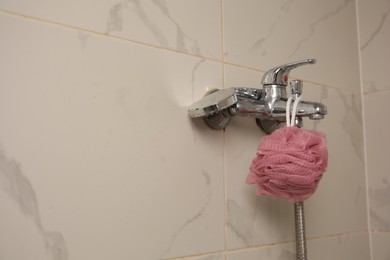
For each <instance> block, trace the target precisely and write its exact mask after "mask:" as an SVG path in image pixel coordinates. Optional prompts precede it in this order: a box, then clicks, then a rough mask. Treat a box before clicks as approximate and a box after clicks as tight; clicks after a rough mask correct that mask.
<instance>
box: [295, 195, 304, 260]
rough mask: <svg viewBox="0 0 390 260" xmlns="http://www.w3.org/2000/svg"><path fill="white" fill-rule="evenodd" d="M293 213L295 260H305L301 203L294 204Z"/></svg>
mask: <svg viewBox="0 0 390 260" xmlns="http://www.w3.org/2000/svg"><path fill="white" fill-rule="evenodd" d="M294 212H295V247H296V254H297V258H296V259H297V260H307V247H306V234H305V215H304V207H303V202H296V203H294Z"/></svg>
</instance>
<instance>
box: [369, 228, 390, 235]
mask: <svg viewBox="0 0 390 260" xmlns="http://www.w3.org/2000/svg"><path fill="white" fill-rule="evenodd" d="M371 233H376V234H378V233H379V234H390V230H381V229H374V230H371Z"/></svg>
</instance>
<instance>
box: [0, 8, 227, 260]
mask: <svg viewBox="0 0 390 260" xmlns="http://www.w3.org/2000/svg"><path fill="white" fill-rule="evenodd" d="M0 19H1V22H0V24H2V25H5V24H6V25H7V26H1V30H0V33H1V35H6V36H7V37H4V38H3V41H1V44H0V51H1V54H0V56H1V57H2V61H3V62H2V63H1V65H0V70H1V71H2V74H3V75H6V76H5V77H2V78H1V80H0V85H1V93H2V95H1V102H0V103H1V107H2V109H1V111H2V112H0V113H1V116H0V118H1V119H0V120H1V124H2V125H3V127H2V128H1V130H0V135H1V137H2V138H1V147H2V149H1V162H0V164H1V170H2V171H1V181H2V182H1V186H0V187H1V190H2V196H6V197H5V198H7V199H8V200H9V201H13V202H14V203H15V207H17V208H20V209H21V211H20V212H18V211H16V210H11V211H9V210H7V207H6V206H4V205H9V203H10V202H7V204H2V206H1V207H2V208H1V212H3V213H4V214H5V215H7V216H6V217H7V218H11V219H12V218H15V219H20V218H21V216H20V215H22V216H23V215H24V216H25V217H26V218H27V219H28V220H29V221H30V222H32V223H30V226H31V225H32V227H31V228H33V229H36V232H38V235H37V234H36V233H35V234H32V235H31V236H30V237H27V236H26V237H25V238H23V239H25V241H23V242H24V243H27V242H28V241H29V240H32V239H33V235H34V236H35V237H37V236H38V238H39V239H40V241H42V242H41V244H42V243H43V244H44V245H45V244H50V246H49V249H50V250H51V251H52V252H53V256H52V257H53V258H52V259H66V257H65V256H64V255H65V254H66V252H65V251H67V252H68V253H67V254H68V257H69V259H108V258H113V259H129V258H133V259H160V258H166V257H174V256H182V255H191V254H197V253H204V252H211V251H220V250H223V249H224V223H223V219H224V206H223V205H224V203H223V202H224V197H223V194H224V191H223V187H224V184H223V183H224V181H223V139H222V132H209V130H208V129H207V128H206V126H205V125H203V124H201V123H199V122H198V123H195V124H193V122H191V121H190V119H189V118H188V115H187V111H186V107H187V106H188V105H190V104H191V103H192V102H193V101H194V100H196V99H198V98H199V97H201V95H202V93H203V92H204V91H205V89H204V87H205V86H220V85H221V65H220V64H218V63H215V62H210V61H205V60H202V59H200V58H193V57H189V56H187V55H180V54H176V53H173V52H167V51H161V50H156V49H151V48H145V47H142V46H138V45H133V44H128V43H126V42H123V41H118V40H106V39H105V38H104V37H101V36H96V35H92V34H88V33H82V32H78V31H74V30H68V29H64V28H57V27H56V26H53V25H46V24H42V23H40V22H31V21H28V20H25V19H21V18H19V17H13V16H10V15H7V14H1V16H0ZM26 43H27V44H26ZM5 198H3V199H2V200H3V201H4V200H5ZM23 223H24V222H22V224H23ZM1 225H2V227H6V226H8V225H9V223H8V222H1ZM18 226H19V221H18V222H17V223H15V226H13V229H12V230H10V231H12V232H11V233H14V232H18ZM52 232H56V233H52ZM54 235H55V237H54V238H53V237H52V236H54ZM6 238H7V236H2V239H6ZM59 238H61V239H59ZM52 239H59V240H60V242H61V243H60V242H59V241H57V242H55V243H54V242H53V243H54V244H51V243H52V241H51V240H52ZM34 240H36V239H34ZM8 243H11V244H12V246H11V247H8V246H6V245H5V244H2V246H1V250H0V252H1V254H2V257H3V258H4V259H14V258H13V254H14V250H13V248H15V247H16V248H18V246H21V245H20V243H21V241H20V240H19V239H15V240H12V241H9V242H8ZM36 248H37V249H40V248H41V247H38V246H37V247H36ZM59 250H64V252H60V253H58V252H57V251H59ZM18 253H20V254H22V252H18ZM24 253H25V254H24V255H22V256H21V257H25V258H27V257H29V258H30V259H40V256H39V255H38V253H40V251H38V250H37V251H33V252H30V251H29V250H26V251H25V252H24ZM57 253H58V254H61V255H63V256H62V258H61V257H59V256H58V257H59V258H55V257H57V256H55V255H56V254H57ZM48 257H50V256H48ZM48 259H50V258H48Z"/></svg>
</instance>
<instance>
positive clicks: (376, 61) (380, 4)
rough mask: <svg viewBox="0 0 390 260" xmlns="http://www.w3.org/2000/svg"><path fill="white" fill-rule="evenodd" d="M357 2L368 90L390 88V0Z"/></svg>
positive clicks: (364, 73) (364, 81)
mask: <svg viewBox="0 0 390 260" xmlns="http://www.w3.org/2000/svg"><path fill="white" fill-rule="evenodd" d="M357 2H358V9H357V10H358V19H359V38H360V53H361V63H362V65H361V66H362V77H363V86H364V91H365V93H370V92H374V91H378V90H384V89H388V90H390V83H389V80H388V78H387V75H388V74H389V73H390V68H389V66H388V61H389V60H390V52H389V45H390V2H389V1H386V0H377V1H362V0H360V1H357Z"/></svg>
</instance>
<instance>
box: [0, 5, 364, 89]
mask: <svg viewBox="0 0 390 260" xmlns="http://www.w3.org/2000/svg"><path fill="white" fill-rule="evenodd" d="M221 7H223V0H221ZM222 12H223V10H221V22H223V13H222ZM0 13H3V14H7V15H11V16H14V17H18V18H21V19H25V20H30V21H34V22H38V23H45V24H50V25H54V26H59V27H61V28H64V29H68V30H76V31H79V32H84V33H88V34H91V35H95V36H100V37H105V38H108V39H112V40H119V41H124V42H128V43H131V44H135V45H139V46H143V47H148V48H153V49H157V50H162V51H168V52H172V53H177V54H181V55H186V56H189V57H193V58H198V59H204V60H207V61H210V62H216V63H222V64H223V65H229V66H232V67H235V68H241V69H247V70H250V71H255V72H260V73H264V72H265V70H261V69H256V68H252V67H249V66H245V65H240V64H235V63H231V62H227V61H225V59H224V34H223V24H222V26H221V29H222V43H221V45H222V53H221V54H222V57H221V60H220V59H217V58H211V57H203V56H201V55H195V54H190V53H187V52H182V51H179V50H175V49H168V48H164V47H161V46H157V45H153V44H149V43H144V42H141V41H137V40H131V39H128V38H124V37H120V36H115V35H108V34H105V33H101V32H98V31H94V30H89V29H84V28H81V27H77V26H73V25H66V24H62V23H59V22H54V21H50V20H46V19H42V18H37V17H33V16H30V15H25V14H20V13H15V12H12V11H8V10H4V9H0ZM223 75H224V72H223ZM290 78H291V79H296V78H294V77H290ZM301 80H303V81H304V82H306V83H310V84H313V85H316V86H320V87H325V88H331V89H335V90H341V91H344V92H349V93H355V94H357V92H356V91H352V90H349V89H347V88H342V87H336V86H331V85H326V84H323V83H320V82H315V81H309V80H304V79H301ZM359 94H360V92H359Z"/></svg>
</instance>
